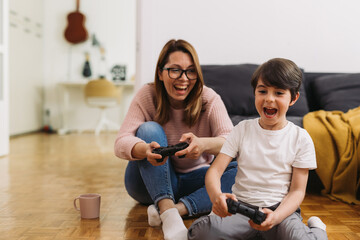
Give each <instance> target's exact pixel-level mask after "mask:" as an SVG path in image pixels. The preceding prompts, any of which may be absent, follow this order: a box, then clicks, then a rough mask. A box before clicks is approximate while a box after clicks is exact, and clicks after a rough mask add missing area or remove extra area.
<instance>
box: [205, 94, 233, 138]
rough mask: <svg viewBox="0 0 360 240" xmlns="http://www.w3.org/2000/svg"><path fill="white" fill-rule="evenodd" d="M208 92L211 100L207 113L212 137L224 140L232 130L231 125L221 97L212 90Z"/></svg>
mask: <svg viewBox="0 0 360 240" xmlns="http://www.w3.org/2000/svg"><path fill="white" fill-rule="evenodd" d="M209 92H210V94H211V95H213V97H212V98H213V99H212V100H210V102H211V104H210V107H211V108H210V111H209V120H210V128H211V132H212V135H213V136H214V137H223V138H226V137H227V135H229V133H230V132H231V130H232V129H233V124H232V122H231V119H230V117H229V114H228V112H227V110H226V107H225V104H224V102H223V101H222V99H221V97H220V96H219V95H218V94H217V93H216V92H215V91H213V90H212V89H210V91H209Z"/></svg>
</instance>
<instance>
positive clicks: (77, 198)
mask: <svg viewBox="0 0 360 240" xmlns="http://www.w3.org/2000/svg"><path fill="white" fill-rule="evenodd" d="M79 198H80V197H77V198H75V199H74V208H75V209H76V210H78V211H80V208H78V207H77V206H76V200H78V199H79Z"/></svg>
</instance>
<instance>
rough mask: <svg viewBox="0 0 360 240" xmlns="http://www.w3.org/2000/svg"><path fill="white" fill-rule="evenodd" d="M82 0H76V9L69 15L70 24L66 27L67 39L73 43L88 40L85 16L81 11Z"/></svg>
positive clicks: (65, 34)
mask: <svg viewBox="0 0 360 240" xmlns="http://www.w3.org/2000/svg"><path fill="white" fill-rule="evenodd" d="M79 5H80V0H76V11H75V12H71V13H69V14H68V16H67V20H68V25H67V27H66V29H65V32H64V36H65V39H66V40H67V41H68V42H70V43H73V44H76V43H81V42H84V41H86V39H87V38H88V32H87V31H86V29H85V26H84V22H85V16H84V15H83V14H82V13H81V12H80V11H79Z"/></svg>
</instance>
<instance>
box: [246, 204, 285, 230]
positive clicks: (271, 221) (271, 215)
mask: <svg viewBox="0 0 360 240" xmlns="http://www.w3.org/2000/svg"><path fill="white" fill-rule="evenodd" d="M262 211H263V212H264V213H266V219H265V221H264V222H262V223H261V225H258V224H255V223H254V222H253V221H252V220H249V224H250V226H251V227H252V228H253V229H256V230H259V231H267V230H269V229H271V228H273V227H274V226H276V225H278V224H279V223H280V222H279V221H278V217H277V214H276V212H274V211H272V210H271V209H268V208H263V209H262Z"/></svg>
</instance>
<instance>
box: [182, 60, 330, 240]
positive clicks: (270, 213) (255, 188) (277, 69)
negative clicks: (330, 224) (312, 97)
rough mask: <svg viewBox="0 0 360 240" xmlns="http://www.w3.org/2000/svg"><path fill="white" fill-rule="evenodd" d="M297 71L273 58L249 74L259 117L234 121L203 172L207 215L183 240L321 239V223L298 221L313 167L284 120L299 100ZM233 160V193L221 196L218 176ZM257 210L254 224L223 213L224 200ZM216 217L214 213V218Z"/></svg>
mask: <svg viewBox="0 0 360 240" xmlns="http://www.w3.org/2000/svg"><path fill="white" fill-rule="evenodd" d="M301 81H302V72H301V71H300V69H299V68H298V67H297V66H296V64H295V63H293V62H292V61H290V60H287V59H282V58H275V59H271V60H269V61H268V62H266V63H264V64H262V65H261V66H260V67H259V68H258V69H257V70H256V71H255V73H254V74H253V77H252V79H251V85H252V86H253V88H254V93H255V107H256V110H257V112H258V113H259V115H260V117H259V118H256V119H252V120H245V121H242V122H240V123H239V124H238V125H237V126H235V128H234V129H233V131H232V133H231V134H230V135H229V136H228V138H227V140H226V142H225V143H224V145H223V147H222V149H221V152H220V153H219V155H218V156H217V157H216V159H215V160H214V162H213V163H212V165H211V167H210V168H209V170H208V171H207V174H206V178H205V184H206V189H207V191H208V194H209V196H210V199H211V202H212V204H213V206H212V212H213V213H214V214H213V213H211V214H210V215H209V216H204V217H202V218H199V219H198V220H196V221H195V222H194V223H193V224H192V226H191V227H190V228H189V232H188V238H189V239H207V240H210V239H227V240H228V239H276V240H278V239H286V240H289V239H299V240H300V239H301V240H304V239H327V234H326V225H325V224H324V223H323V222H322V221H321V220H320V218H318V217H311V218H310V219H309V220H308V226H306V225H305V224H303V223H302V218H301V215H300V208H299V206H300V204H301V202H302V201H303V199H304V196H305V190H306V184H307V179H308V171H309V169H315V168H316V158H315V149H314V145H313V142H312V140H311V138H310V136H309V134H308V133H307V132H306V131H305V130H304V129H302V128H300V127H298V126H296V125H294V124H293V123H292V122H289V121H287V120H286V112H287V111H288V109H289V107H290V106H292V105H294V104H295V102H296V101H297V100H298V98H299V95H300V94H299V88H300V85H301ZM235 157H236V158H237V162H238V171H237V175H236V177H235V184H234V185H233V187H232V192H233V194H230V193H222V192H221V186H220V178H221V176H222V174H223V172H224V170H225V169H226V166H227V165H228V164H229V163H230V162H231V160H232V159H233V158H235ZM227 198H231V199H233V200H235V201H239V202H240V203H242V204H245V205H247V206H250V207H252V208H256V209H257V208H260V209H261V211H262V212H264V213H265V214H266V219H265V221H264V222H262V223H261V224H260V225H258V224H255V223H254V222H253V221H252V220H249V218H248V217H246V216H244V215H241V214H234V215H232V214H230V213H228V207H227V204H226V199H227ZM215 214H216V215H215Z"/></svg>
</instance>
